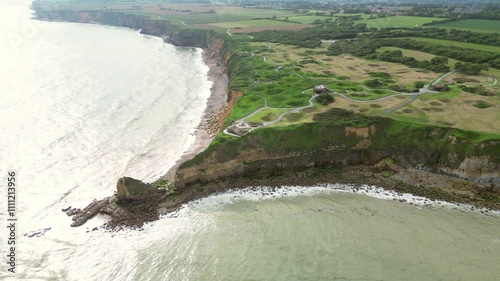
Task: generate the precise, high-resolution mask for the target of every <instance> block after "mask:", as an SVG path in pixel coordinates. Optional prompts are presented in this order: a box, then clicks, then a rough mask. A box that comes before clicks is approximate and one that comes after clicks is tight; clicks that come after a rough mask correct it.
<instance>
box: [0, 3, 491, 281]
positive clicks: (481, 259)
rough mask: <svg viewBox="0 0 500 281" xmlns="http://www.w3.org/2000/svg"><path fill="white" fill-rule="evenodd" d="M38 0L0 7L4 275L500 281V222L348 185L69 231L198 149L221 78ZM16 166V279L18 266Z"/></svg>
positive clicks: (149, 40)
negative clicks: (121, 227)
mask: <svg viewBox="0 0 500 281" xmlns="http://www.w3.org/2000/svg"><path fill="white" fill-rule="evenodd" d="M28 5H29V2H27V1H24V0H22V1H17V0H16V1H12V0H6V1H2V3H0V19H1V23H2V24H1V25H0V35H1V36H2V40H0V62H1V63H0V65H1V67H0V132H1V133H0V173H1V176H0V180H2V182H1V183H0V187H1V190H0V195H1V197H0V206H4V207H0V215H1V216H2V219H1V221H2V224H3V225H2V227H0V229H1V230H0V238H1V240H0V253H1V254H0V265H1V266H0V278H1V279H2V280H173V281H176V280H207V281H208V280H499V276H500V269H499V268H500V267H498V264H500V219H499V216H498V214H493V215H491V214H490V215H485V214H481V213H478V212H472V211H467V210H466V208H464V207H460V208H452V207H453V206H452V205H449V204H444V203H443V204H439V203H435V204H434V205H435V206H436V207H432V208H428V207H422V206H410V205H408V204H403V203H400V202H399V201H393V200H387V199H391V198H392V197H393V195H391V194H389V195H387V196H385V195H384V196H382V195H380V194H382V193H376V192H375V193H374V192H364V193H365V194H354V193H352V192H349V191H352V189H350V188H348V187H346V186H339V185H330V186H325V187H304V188H303V187H290V188H288V189H282V190H280V191H279V192H277V193H276V192H271V191H269V190H267V189H258V190H253V189H248V190H239V191H229V192H227V193H224V194H218V195H214V196H210V197H208V198H205V199H201V200H198V201H195V202H192V203H190V204H188V205H186V206H185V207H184V208H182V209H181V210H180V211H178V212H177V213H175V214H170V215H168V216H165V217H164V218H162V219H160V220H159V221H156V222H153V223H150V224H147V225H146V226H145V227H144V229H143V230H142V231H137V230H134V231H122V232H118V233H109V232H105V231H103V230H97V231H92V229H93V228H94V227H95V226H99V225H101V224H102V223H103V222H105V220H106V218H105V217H103V216H99V217H97V218H95V219H93V220H91V221H89V222H88V223H87V224H85V225H84V226H82V227H79V228H71V227H70V226H69V225H70V223H71V219H70V218H69V217H67V216H66V215H65V214H64V213H63V212H61V209H62V208H64V207H67V206H73V207H84V206H86V204H88V203H89V202H90V201H91V200H92V199H94V198H102V197H104V196H109V195H110V194H112V192H113V191H114V190H115V184H116V180H117V179H118V178H119V177H121V176H124V175H127V176H132V177H135V178H139V179H141V180H145V181H152V180H154V179H156V178H158V177H159V176H161V175H163V173H165V172H166V171H167V170H168V168H170V167H171V166H172V165H173V164H174V163H175V161H176V160H177V159H178V158H179V157H180V155H182V152H183V151H184V150H186V149H187V148H188V147H189V145H190V144H191V143H192V142H193V141H194V139H193V133H194V131H195V130H196V126H197V125H198V123H199V121H200V119H201V114H202V112H203V110H204V106H205V103H206V100H207V98H208V96H209V94H210V92H209V89H210V86H211V82H209V81H208V80H207V76H206V73H207V71H208V68H207V67H206V66H205V65H204V64H203V62H202V60H201V50H199V49H192V48H175V47H174V46H171V45H168V44H164V43H163V42H162V41H161V40H160V39H158V38H154V37H149V36H144V35H141V34H139V33H138V32H137V31H133V30H129V29H124V28H116V27H106V26H98V25H85V24H74V23H57V22H51V23H48V22H39V21H34V20H31V19H30V18H31V11H30V10H29V8H28ZM10 170H14V171H16V172H17V174H18V176H17V179H18V193H17V199H18V205H17V217H18V222H17V224H18V229H17V239H18V240H17V252H16V254H17V261H18V264H17V267H16V270H17V273H16V274H15V275H13V274H11V273H9V272H7V265H6V261H7V257H6V254H7V247H8V246H7V241H6V237H7V235H8V232H7V229H6V227H5V226H6V225H7V222H6V209H7V207H6V206H7V203H6V195H5V187H6V173H7V171H10ZM377 194H378V195H377ZM368 195H370V196H368ZM404 196H406V197H405V198H411V196H409V195H404ZM375 197H379V198H375ZM415 202H418V200H417V199H415ZM4 225H5V226H4ZM48 227H50V228H51V229H50V230H48V231H47V232H45V234H44V235H43V236H41V237H33V238H29V237H26V236H23V234H25V233H27V232H29V231H34V230H39V229H44V228H48Z"/></svg>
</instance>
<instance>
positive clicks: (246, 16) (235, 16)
mask: <svg viewBox="0 0 500 281" xmlns="http://www.w3.org/2000/svg"><path fill="white" fill-rule="evenodd" d="M274 15H276V16H277V17H285V16H293V15H294V13H293V12H291V11H284V10H263V9H245V8H237V9H236V8H235V9H215V13H185V14H176V15H167V16H165V19H167V20H182V21H184V22H185V23H186V24H203V23H217V22H232V21H243V20H251V19H256V18H260V19H262V18H269V19H270V18H271V17H272V16H274Z"/></svg>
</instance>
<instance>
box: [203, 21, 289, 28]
mask: <svg viewBox="0 0 500 281" xmlns="http://www.w3.org/2000/svg"><path fill="white" fill-rule="evenodd" d="M213 25H215V26H220V27H225V28H237V27H250V26H277V25H296V23H292V22H286V21H279V20H242V21H228V22H218V23H214V24H213Z"/></svg>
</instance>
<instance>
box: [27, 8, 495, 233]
mask: <svg viewBox="0 0 500 281" xmlns="http://www.w3.org/2000/svg"><path fill="white" fill-rule="evenodd" d="M35 10H36V12H37V17H38V18H39V19H41V20H61V21H70V22H82V23H99V24H106V25H114V26H123V27H130V28H133V29H140V30H141V33H143V34H148V35H153V36H159V37H161V38H163V39H164V41H165V42H168V43H171V44H174V45H177V46H188V47H200V48H203V49H204V60H205V63H206V64H207V65H208V66H209V68H210V71H209V74H208V75H209V79H210V81H212V83H213V86H212V89H211V92H212V95H211V97H210V98H209V100H208V102H207V108H206V110H205V113H204V117H203V120H202V123H201V124H200V125H199V127H198V130H197V132H196V141H195V143H194V144H193V146H192V147H191V148H190V149H189V150H188V151H186V152H185V154H184V156H183V157H182V158H181V159H180V160H179V161H178V162H177V163H176V165H175V166H174V167H172V169H171V170H170V171H168V172H167V173H166V175H165V176H164V177H162V178H161V179H159V180H158V181H156V182H154V183H142V182H140V181H137V180H134V179H130V178H122V179H120V180H119V181H118V184H117V193H116V194H115V195H113V196H110V197H108V198H105V199H102V200H98V201H97V200H96V201H94V202H92V203H91V204H90V205H89V206H87V207H86V208H84V209H83V210H68V211H70V212H71V214H72V215H74V217H73V221H74V222H73V224H72V225H73V226H79V225H82V224H84V223H85V222H86V221H87V220H88V219H90V218H92V217H93V216H94V215H96V214H97V213H103V214H107V215H110V221H109V222H108V223H107V225H106V226H107V227H109V228H112V229H116V228H120V227H122V226H133V227H135V226H141V225H142V224H143V223H144V222H148V221H152V220H155V219H158V218H159V216H160V215H161V214H164V213H167V212H170V211H172V210H175V209H177V208H178V207H179V206H181V205H182V204H184V203H186V202H189V201H191V200H194V199H198V198H201V197H204V196H208V195H210V194H213V193H217V192H223V191H225V190H228V189H232V188H243V187H249V186H272V187H279V186H293V185H304V186H308V185H317V184H325V183H346V184H353V185H366V184H367V185H376V186H379V187H383V188H385V189H388V190H393V191H395V192H401V193H405V192H407V193H411V194H414V195H418V196H424V197H427V198H430V199H433V200H445V201H450V202H457V203H465V204H470V205H471V206H475V207H480V208H489V209H495V210H500V153H499V151H500V138H499V136H498V134H495V133H491V132H488V133H487V134H485V133H484V132H476V131H473V130H469V129H464V128H460V127H457V126H452V125H448V126H446V125H443V124H442V125H441V126H438V125H437V124H434V123H431V124H424V123H415V122H409V121H407V120H408V119H405V118H391V117H389V116H385V115H383V114H382V113H380V114H379V115H375V114H371V115H368V114H364V113H363V110H361V109H362V108H359V107H358V105H356V104H355V105H356V106H351V107H350V108H349V107H346V108H345V109H344V108H339V107H335V106H329V107H328V106H326V107H321V104H320V103H319V102H316V101H315V103H314V107H313V108H311V110H310V111H306V112H305V113H303V112H292V113H291V114H288V115H290V116H292V117H297V118H299V117H300V118H303V119H302V120H301V121H300V122H299V121H297V120H299V119H300V118H299V119H297V120H295V121H294V119H293V118H291V117H290V118H287V119H286V120H284V121H287V122H288V123H286V124H278V125H272V126H264V127H259V128H258V129H256V130H253V131H252V132H251V133H248V134H245V135H242V136H232V135H228V134H224V133H223V132H222V130H223V129H225V128H227V127H229V126H230V125H231V124H232V123H233V122H234V121H235V120H238V119H239V118H241V117H244V116H247V115H248V114H250V113H252V112H254V111H255V110H256V109H258V108H259V107H252V106H250V107H249V109H248V110H247V109H245V107H244V102H243V101H245V100H243V101H242V100H241V98H242V97H245V95H246V92H250V91H251V90H252V89H253V88H257V87H259V86H260V85H258V83H259V82H260V81H257V80H255V81H253V79H252V81H246V80H245V81H243V80H244V79H243V77H244V76H245V73H246V74H248V71H250V69H248V68H246V66H247V65H245V64H244V63H242V61H244V60H247V61H250V60H251V59H253V58H254V57H255V56H256V55H255V52H253V51H248V50H246V49H245V48H246V47H245V48H244V47H241V46H240V45H238V42H239V41H244V42H246V43H248V41H249V40H253V39H251V38H250V37H252V38H253V35H249V36H248V37H245V38H244V39H243V37H244V36H240V37H237V38H236V37H235V36H234V35H232V34H231V33H230V32H216V31H214V30H212V29H202V28H188V27H186V26H184V25H185V24H184V25H182V24H179V25H174V24H172V23H170V22H168V21H160V20H156V19H152V18H150V17H147V16H144V15H134V14H127V13H122V12H117V11H73V10H50V11H47V10H40V9H36V7H35ZM245 40H246V41H245ZM248 44H250V45H246V46H253V45H251V44H253V42H251V43H248ZM273 46H274V45H273ZM279 47H280V46H277V47H276V48H279ZM259 48H261V49H259V50H261V52H266V50H265V49H270V48H271V47H269V48H267V47H266V48H262V46H259ZM271 56H272V54H268V53H266V56H264V60H259V62H258V63H260V64H262V65H264V66H266V67H267V64H270V63H269V62H268V60H267V58H268V57H271ZM275 59H276V58H275ZM341 59H343V58H338V59H337V58H335V59H334V60H337V61H341ZM349 60H355V59H354V58H353V59H347V61H349ZM324 62H325V64H327V63H328V60H325V61H324ZM304 65H307V62H305V63H304ZM318 65H319V64H318ZM254 66H255V69H256V70H255V73H256V74H258V71H263V70H262V69H263V67H264V66H261V65H259V64H255V63H254ZM270 67H272V71H274V72H275V73H274V74H276V79H282V78H283V77H287V76H286V75H285V74H283V75H282V76H280V69H281V68H287V67H288V66H282V67H280V68H275V67H274V66H272V65H271V66H270ZM307 67H308V66H304V68H307ZM291 69H293V71H294V72H293V73H291V74H290V75H291V76H294V77H295V76H297V75H298V76H299V77H302V76H305V74H303V73H301V72H298V71H299V70H300V68H299V69H294V68H293V67H292V68H291ZM252 70H253V69H252ZM372 73H375V74H372V75H371V76H372V77H378V78H377V79H372V80H377V81H378V82H377V83H378V84H377V83H375V82H376V81H372V82H373V83H372V84H373V85H371V86H366V85H369V84H368V83H365V86H363V87H365V88H367V89H369V90H370V91H371V92H370V93H368V94H367V95H365V96H363V97H362V98H364V99H365V100H366V99H367V98H369V95H371V94H372V92H373V91H377V89H375V88H376V87H382V86H383V84H384V81H388V80H390V79H389V78H387V77H386V78H384V77H382V76H384V75H382V74H380V73H381V72H374V71H372ZM377 73H378V74H377ZM376 75H378V76H376ZM421 75H422V76H425V75H430V74H429V72H426V73H424V74H421ZM338 78H339V77H338V76H337V77H336V79H337V80H336V81H337V82H338V81H340V80H342V79H338ZM266 79H267V78H266ZM283 79H284V78H283ZM314 79H317V80H314ZM314 79H311V80H314V81H313V82H311V83H313V84H312V85H314V84H321V83H323V82H324V81H326V78H325V77H323V76H320V75H318V76H317V77H315V78H314ZM384 79H385V80H384ZM304 80H305V79H304ZM287 81H288V80H287ZM290 81H292V80H289V81H288V82H287V83H288V84H287V85H289V84H292V82H290ZM243 82H245V83H247V84H248V86H241V84H242V83H243ZM302 82H304V81H301V83H302ZM265 83H267V84H266V85H270V84H273V83H274V84H279V81H270V82H267V80H266V82H265ZM324 83H327V82H324ZM343 83H344V84H341V83H340V82H338V83H337V85H344V86H345V85H347V84H348V83H347V82H343ZM387 83H389V84H390V82H387ZM411 83H413V81H412V82H411ZM375 84H376V85H375ZM304 85H306V84H300V85H298V86H296V87H299V88H298V89H296V90H297V91H298V92H299V94H303V95H305V94H307V93H309V94H312V91H313V90H312V88H308V87H305V86H304ZM450 85H451V84H450ZM307 86H309V84H307ZM348 86H349V87H352V89H356V91H357V89H358V88H356V87H357V86H358V85H357V84H356V85H355V84H354V83H352V85H351V84H350V85H348ZM287 87H288V86H287ZM290 87H294V86H293V85H292V86H290ZM300 87H302V88H300ZM368 87H370V88H368ZM450 87H452V86H450ZM330 88H332V89H333V91H339V90H338V89H337V88H333V87H331V86H330ZM393 88H394V89H395V87H393ZM437 88H438V87H436V89H437ZM352 89H351V91H350V92H349V91H347V92H345V94H343V95H344V96H347V95H352V92H354V90H352ZM364 90H365V89H364V88H363V90H359V92H360V93H359V94H358V95H361V92H362V91H364ZM452 90H454V89H452ZM308 91H310V92H308ZM380 91H382V90H380ZM383 91H386V92H387V94H386V95H387V96H391V95H394V93H392V92H391V91H393V92H394V91H395V90H389V89H384V90H383ZM457 91H458V90H457ZM277 92H278V91H277ZM301 92H302V93H301ZM375 93H377V92H375ZM379 94H380V93H379ZM382 94H383V93H382ZM247 97H248V96H247ZM310 97H311V96H301V95H297V97H296V101H294V103H289V104H287V105H285V106H282V107H283V108H286V109H290V108H292V109H293V108H294V107H291V105H293V104H295V107H300V106H304V105H306V101H308V100H309V98H310ZM354 97H355V96H354ZM414 98H415V97H414ZM337 99H339V98H337ZM394 99H395V102H393V104H390V105H391V106H395V105H397V104H399V103H401V102H402V101H401V100H399V101H398V99H397V97H394ZM446 99H448V98H447V97H445V98H442V99H440V100H439V101H431V103H432V102H434V103H435V104H436V105H435V107H436V106H438V105H437V104H438V103H439V104H440V105H441V104H442V103H446V101H445V100H446ZM254 100H255V101H254ZM257 100H260V98H255V99H253V100H252V102H257ZM264 101H265V105H267V103H268V102H271V103H273V102H274V103H275V104H276V105H279V101H280V100H279V99H277V98H275V96H273V97H272V96H265V97H264ZM377 102H378V101H377ZM377 102H374V104H377ZM436 102H437V103H436ZM335 103H336V104H337V105H339V104H340V103H339V102H335ZM351 104H354V103H351ZM404 105H406V104H403V105H402V106H404ZM440 105H439V106H440ZM435 107H433V108H435ZM279 108H280V107H279V106H276V107H271V108H270V110H275V111H276V110H277V109H279ZM371 108H372V109H376V108H377V107H375V106H372V107H371ZM426 108H427V107H426ZM352 109H354V110H352ZM413 110H415V109H413ZM433 110H434V111H436V112H437V111H438V110H437V109H433ZM415 111H416V110H415ZM429 111H430V112H432V110H429ZM365 112H366V111H365ZM240 113H241V114H240ZM271 113H273V114H274V112H270V113H269V114H268V115H265V116H271V115H272V114H271ZM279 113H281V111H279ZM295 113H297V114H299V115H300V114H302V115H300V116H299V115H293V114H295ZM407 114H413V113H412V112H409V111H408V112H407ZM307 116H309V117H307ZM262 118H264V116H263V117H262ZM270 118H271V117H270ZM307 118H309V119H307ZM431 118H433V116H431ZM262 120H265V119H262ZM270 120H272V119H270ZM249 123H250V124H249V125H250V126H252V125H253V126H260V125H261V123H259V122H257V123H258V124H256V125H255V124H252V122H249ZM491 128H493V129H489V130H490V131H491V130H493V131H494V130H495V128H496V127H494V126H493V127H491Z"/></svg>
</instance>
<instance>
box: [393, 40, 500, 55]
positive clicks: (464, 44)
mask: <svg viewBox="0 0 500 281" xmlns="http://www.w3.org/2000/svg"><path fill="white" fill-rule="evenodd" d="M401 39H412V40H415V41H420V42H427V43H433V44H439V45H443V46H457V47H460V48H469V49H474V50H479V51H487V52H498V53H500V47H496V46H489V45H481V44H474V43H467V42H457V41H450V40H441V39H432V38H420V37H404V38H401Z"/></svg>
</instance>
